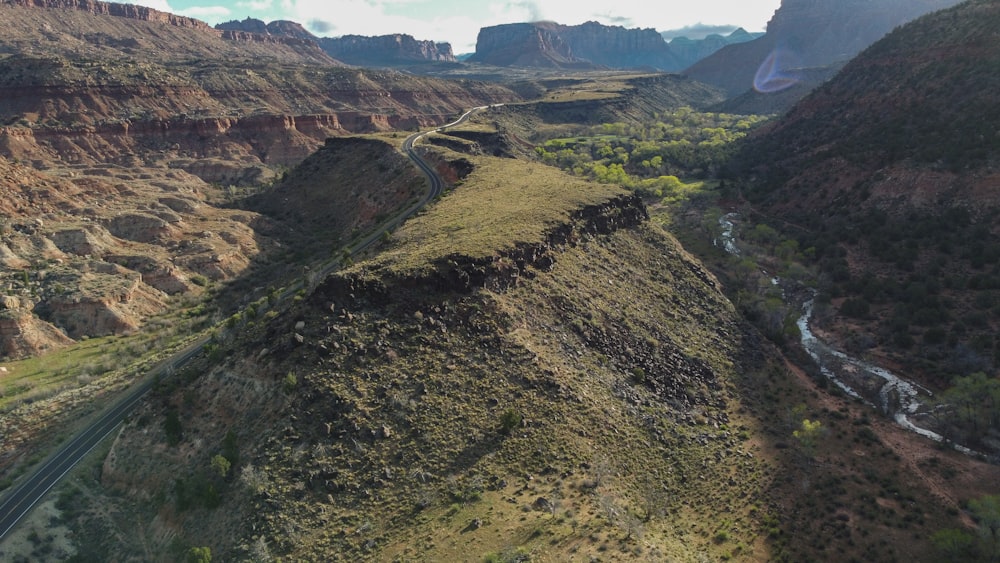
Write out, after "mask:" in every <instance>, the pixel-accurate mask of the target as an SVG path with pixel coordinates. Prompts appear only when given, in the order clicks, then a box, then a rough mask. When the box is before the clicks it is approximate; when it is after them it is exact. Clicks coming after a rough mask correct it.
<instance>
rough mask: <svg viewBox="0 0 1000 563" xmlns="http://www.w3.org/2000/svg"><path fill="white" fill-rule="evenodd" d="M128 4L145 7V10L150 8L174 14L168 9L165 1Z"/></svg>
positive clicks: (139, 0)
mask: <svg viewBox="0 0 1000 563" xmlns="http://www.w3.org/2000/svg"><path fill="white" fill-rule="evenodd" d="M130 4H135V5H136V6H145V7H147V8H152V9H154V10H159V11H161V12H170V13H175V12H174V9H173V8H171V7H170V5H169V4H168V3H167V0H138V1H136V2H130Z"/></svg>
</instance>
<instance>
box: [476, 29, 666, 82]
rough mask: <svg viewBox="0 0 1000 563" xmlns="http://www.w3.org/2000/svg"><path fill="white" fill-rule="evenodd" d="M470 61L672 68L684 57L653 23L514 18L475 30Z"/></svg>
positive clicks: (494, 63) (572, 66) (496, 63)
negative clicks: (634, 26)
mask: <svg viewBox="0 0 1000 563" xmlns="http://www.w3.org/2000/svg"><path fill="white" fill-rule="evenodd" d="M468 60H469V62H478V63H485V64H492V65H497V66H521V67H544V68H595V67H607V68H654V69H657V70H664V71H672V70H679V69H681V68H683V67H684V63H683V61H682V60H681V59H680V58H679V57H678V56H677V55H676V54H675V53H674V52H673V51H672V50H671V48H670V46H669V45H667V42H666V41H665V40H664V39H663V37H661V36H660V34H659V33H657V32H656V30H653V29H626V28H624V27H621V26H606V25H602V24H600V23H597V22H586V23H584V24H581V25H575V26H567V25H560V24H558V23H553V22H535V23H515V24H504V25H497V26H492V27H484V28H482V29H481V30H479V37H478V39H477V41H476V53H475V55H473V56H472V57H470V58H469V59H468Z"/></svg>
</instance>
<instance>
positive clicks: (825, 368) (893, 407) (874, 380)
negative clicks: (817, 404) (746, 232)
mask: <svg viewBox="0 0 1000 563" xmlns="http://www.w3.org/2000/svg"><path fill="white" fill-rule="evenodd" d="M737 217H738V215H736V214H735V213H729V214H726V215H723V216H722V217H720V218H719V226H720V227H722V235H721V237H720V239H719V240H717V241H716V245H717V246H720V247H722V248H724V249H725V250H726V252H728V253H730V254H733V255H736V256H738V255H739V254H740V252H739V248H738V247H737V246H736V238H735V236H734V233H735V231H736V225H735V220H736V219H737ZM773 282H774V283H776V284H778V283H780V280H778V279H777V278H775V279H774V280H773ZM814 297H815V292H813V298H814ZM813 298H810V299H808V300H806V301H805V303H803V305H802V316H801V317H799V319H798V322H797V323H796V324H797V326H798V328H799V333H800V335H801V342H802V348H803V349H805V351H806V353H808V354H809V356H810V357H811V358H812V359H813V361H814V362H816V365H817V366H818V367H819V369H820V371H821V372H822V374H823V376H824V377H826V378H827V379H828V380H830V382H831V383H833V384H834V385H836V386H837V387H838V388H840V389H841V390H842V391H843V392H844V393H845V394H847V395H849V396H851V397H854V398H856V399H858V400H861V401H863V402H865V403H867V404H869V405H871V406H872V407H874V408H877V409H879V410H881V411H882V412H883V413H885V414H886V415H888V416H891V417H892V418H893V420H895V421H896V424H898V425H899V426H901V427H903V428H905V429H907V430H909V431H911V432H914V433H916V434H919V435H921V436H924V437H926V438H930V439H931V440H934V441H936V442H944V441H945V438H944V436H942V435H940V434H938V433H937V432H934V431H933V430H930V429H929V428H926V427H924V426H921V425H920V424H919V422H920V420H921V419H926V418H927V417H929V416H931V415H932V414H933V413H932V411H931V409H930V408H929V406H928V405H927V403H926V402H925V401H924V400H923V399H922V397H927V398H930V397H931V396H932V393H931V392H930V391H929V390H927V389H926V388H924V387H921V386H920V385H918V384H916V383H914V382H912V381H908V380H906V379H904V378H902V377H899V376H898V375H896V374H894V373H892V372H890V371H888V370H886V369H884V368H881V367H879V366H876V365H874V364H872V363H870V362H866V361H864V360H861V359H858V358H853V357H851V356H848V355H847V354H845V353H844V352H842V351H840V350H837V349H835V348H834V347H833V346H831V345H830V344H828V343H827V342H824V341H823V340H821V339H820V338H818V337H817V336H816V334H815V333H813V331H812V329H811V328H810V323H811V322H812V317H813V310H814V299H813ZM951 445H952V446H953V447H954V448H955V449H956V450H958V451H960V452H962V453H964V454H967V455H971V456H982V454H981V453H980V452H976V451H974V450H971V449H969V448H967V447H965V446H961V445H958V444H951Z"/></svg>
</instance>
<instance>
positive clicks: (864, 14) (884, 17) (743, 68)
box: [685, 0, 960, 96]
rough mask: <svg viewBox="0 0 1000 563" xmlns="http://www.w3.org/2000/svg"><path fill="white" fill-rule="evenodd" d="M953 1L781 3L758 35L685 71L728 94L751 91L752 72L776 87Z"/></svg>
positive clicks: (845, 56) (796, 0) (847, 55)
mask: <svg viewBox="0 0 1000 563" xmlns="http://www.w3.org/2000/svg"><path fill="white" fill-rule="evenodd" d="M959 1H960V0H838V1H836V2H830V1H828V0H783V1H782V3H781V7H780V8H778V10H777V11H776V12H775V13H774V16H773V17H772V18H771V21H770V22H769V23H768V25H767V33H766V34H765V35H764V36H763V37H760V38H757V39H755V40H753V41H749V42H746V43H740V44H737V45H729V46H726V47H723V48H722V49H720V50H719V51H717V52H716V53H715V54H713V55H711V56H709V57H707V58H705V59H703V60H701V61H699V62H697V63H695V64H694V65H693V66H691V67H690V68H688V69H687V70H686V71H685V73H686V74H687V75H689V76H690V77H691V78H694V79H695V80H700V81H702V82H706V83H708V84H712V85H713V86H718V87H720V88H723V89H724V90H726V91H727V92H728V93H729V94H730V95H731V96H735V95H738V94H741V93H743V92H745V91H746V90H748V89H750V88H752V87H754V79H755V77H758V73H759V74H760V76H759V77H758V78H759V80H758V82H760V83H761V84H758V85H759V86H762V88H761V89H763V90H768V89H779V88H780V87H781V86H783V85H790V84H792V83H794V82H795V81H796V77H795V75H794V73H795V69H798V68H814V67H827V66H829V65H832V64H836V63H843V62H844V61H847V60H849V59H850V58H851V57H853V56H854V55H856V54H857V53H858V52H860V51H861V50H862V49H864V48H865V47H867V46H869V45H871V44H872V43H874V42H875V41H877V40H878V39H880V38H881V37H882V36H884V35H885V34H886V33H888V32H889V31H891V30H892V29H893V28H895V27H897V26H899V25H901V24H903V23H906V22H908V21H910V20H912V19H914V18H916V17H919V16H921V15H923V14H926V13H928V12H932V11H934V10H940V9H942V8H947V7H949V6H953V5H955V4H958V2H959ZM833 72H834V71H833V70H831V71H830V72H829V73H828V76H832V74H833Z"/></svg>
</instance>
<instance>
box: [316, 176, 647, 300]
mask: <svg viewBox="0 0 1000 563" xmlns="http://www.w3.org/2000/svg"><path fill="white" fill-rule="evenodd" d="M648 219H649V215H648V213H647V211H646V207H645V205H644V204H643V203H642V199H641V198H640V197H638V196H636V195H634V194H630V195H622V196H618V197H616V198H614V199H611V200H609V201H607V202H605V203H603V204H600V205H589V206H586V207H583V208H581V209H579V210H578V211H576V212H574V213H573V214H572V215H571V216H570V218H569V220H568V221H567V222H566V223H564V224H562V225H560V226H558V227H556V228H554V229H552V230H551V231H550V232H549V233H548V235H547V236H546V237H545V240H544V241H543V242H539V243H519V244H517V245H516V247H515V248H514V249H512V250H506V251H502V252H498V253H496V254H495V255H494V256H489V257H484V258H470V257H468V256H448V257H445V258H444V259H442V260H440V261H438V263H437V264H435V268H434V270H433V272H432V273H430V274H429V275H428V276H427V277H405V278H395V277H393V276H392V274H386V273H383V275H380V276H378V277H377V278H376V279H373V278H370V277H366V276H361V275H351V276H341V275H334V276H331V277H329V278H327V280H326V281H325V282H324V283H323V284H322V285H320V286H319V287H318V288H317V289H316V291H315V293H314V295H313V298H314V299H315V300H317V302H329V301H333V302H342V301H344V300H346V299H347V298H349V297H350V298H351V299H354V298H363V299H367V300H369V301H371V302H374V303H381V302H384V301H385V300H386V299H388V298H389V295H390V294H393V295H394V296H395V297H393V298H395V299H398V298H399V295H398V294H399V292H400V290H402V292H404V293H406V294H411V295H420V296H421V299H423V298H424V297H426V296H429V295H434V294H439V293H471V292H472V291H474V290H477V289H483V288H485V289H488V290H490V291H504V290H506V289H509V288H511V287H513V286H516V285H518V284H519V283H521V281H522V280H525V279H530V278H532V277H533V276H534V275H535V274H534V272H535V271H548V270H550V269H551V268H552V266H553V265H554V264H555V263H556V260H558V254H559V252H560V251H561V250H562V249H564V248H566V247H568V246H575V245H577V244H578V243H579V242H580V241H581V240H583V239H584V238H586V237H588V236H596V235H607V234H611V233H613V232H615V231H618V230H620V229H628V228H632V227H636V226H638V225H640V224H641V223H642V222H643V221H646V220H648Z"/></svg>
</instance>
